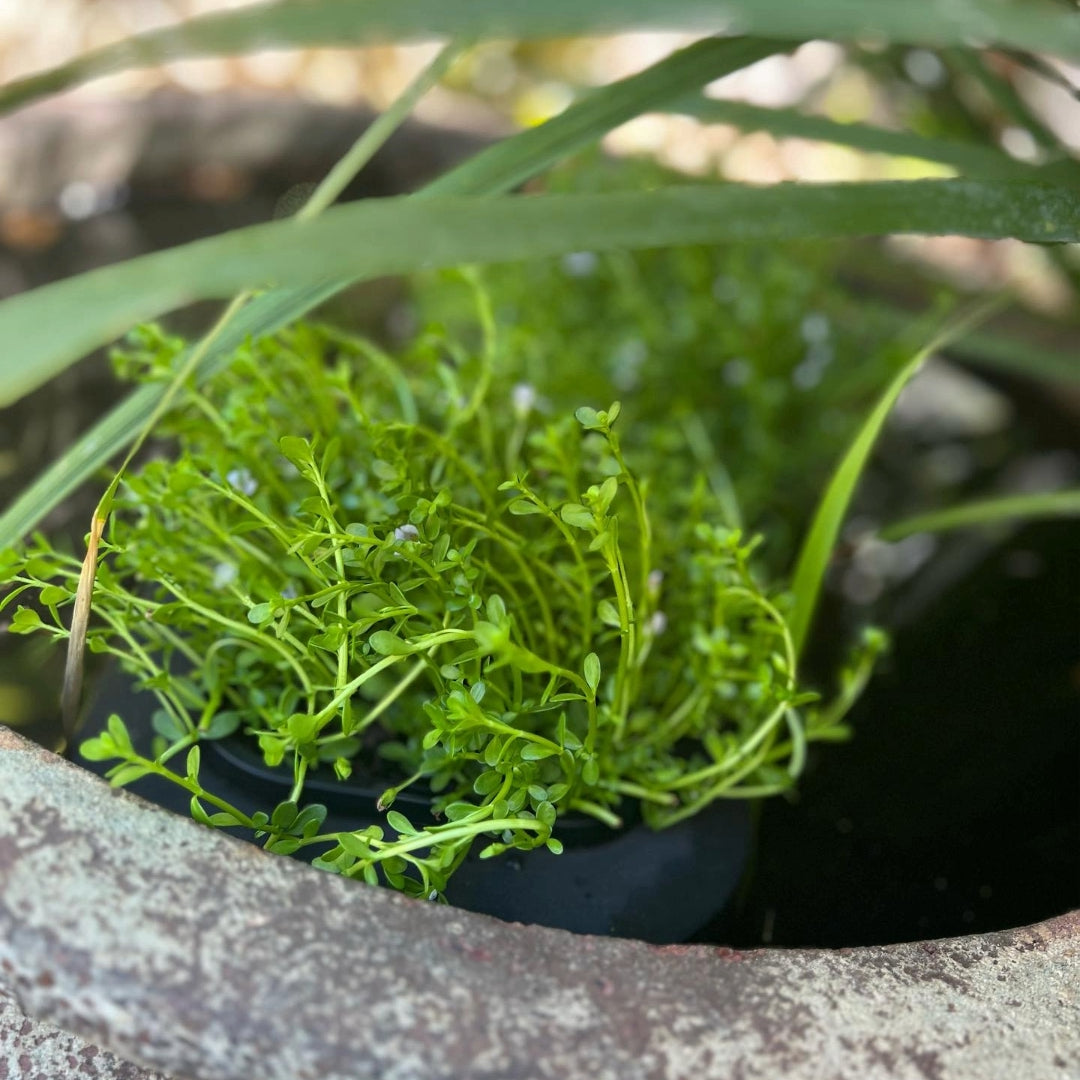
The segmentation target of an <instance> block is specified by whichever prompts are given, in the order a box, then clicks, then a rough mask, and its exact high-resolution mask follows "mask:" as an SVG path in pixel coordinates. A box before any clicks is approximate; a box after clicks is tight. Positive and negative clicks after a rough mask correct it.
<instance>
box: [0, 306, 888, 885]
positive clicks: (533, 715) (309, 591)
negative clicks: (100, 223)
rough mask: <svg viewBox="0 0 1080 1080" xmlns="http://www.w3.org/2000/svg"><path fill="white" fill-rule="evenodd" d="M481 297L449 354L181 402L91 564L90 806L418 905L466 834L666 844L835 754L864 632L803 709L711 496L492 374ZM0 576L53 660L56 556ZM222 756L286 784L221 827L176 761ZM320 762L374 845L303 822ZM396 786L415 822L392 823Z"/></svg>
mask: <svg viewBox="0 0 1080 1080" xmlns="http://www.w3.org/2000/svg"><path fill="white" fill-rule="evenodd" d="M479 297H480V301H479V310H480V323H481V325H482V329H483V334H482V341H481V342H480V344H479V345H478V346H477V348H475V349H470V348H465V347H464V346H462V345H460V344H458V343H456V342H455V340H454V339H451V338H447V337H446V336H445V335H443V334H439V333H434V332H431V333H424V334H421V335H419V336H418V337H417V339H416V340H415V341H414V342H412V343H411V345H410V346H409V347H408V348H407V349H406V350H405V351H404V353H403V354H402V355H401V356H400V357H392V356H390V355H389V354H387V353H386V352H384V351H383V350H381V349H380V348H379V347H377V346H375V345H373V344H372V343H370V342H368V341H365V340H362V339H359V338H356V337H353V336H349V335H346V334H343V333H341V332H338V331H335V330H333V329H329V328H327V327H322V326H315V325H310V324H299V325H297V326H295V327H294V328H292V329H290V330H289V331H287V332H284V333H282V334H280V335H278V336H277V337H274V338H267V339H262V340H259V341H256V342H254V343H248V344H247V345H245V346H244V347H243V348H241V349H240V350H239V352H238V353H237V355H236V356H235V357H234V358H233V360H232V363H231V364H230V365H229V366H228V367H227V368H226V369H225V370H224V371H223V372H222V373H220V374H219V375H217V376H216V377H215V378H214V379H212V380H211V381H210V382H209V383H207V384H205V385H204V386H203V387H202V388H196V387H195V386H194V385H192V384H189V385H188V386H186V388H185V390H184V396H183V400H182V402H181V403H180V404H179V406H178V407H177V408H176V409H174V411H173V412H172V413H171V414H170V416H169V419H168V420H167V422H166V423H165V424H164V425H163V431H164V432H166V433H168V434H170V435H171V436H173V437H174V439H175V441H176V444H177V448H178V449H177V452H176V454H175V455H170V458H171V459H170V460H163V459H155V460H150V461H148V462H146V463H145V464H143V465H142V467H141V468H139V469H138V470H136V471H132V472H129V474H128V475H127V476H126V478H125V481H124V483H123V485H122V487H121V489H120V491H119V492H118V494H117V496H116V500H115V503H114V506H113V514H112V519H111V525H110V528H109V531H108V533H107V535H106V537H105V539H104V540H103V542H102V555H103V558H102V560H101V565H100V567H99V570H98V576H97V583H96V587H95V591H94V612H95V615H94V619H93V621H92V624H91V630H90V634H89V638H88V642H89V647H90V648H91V649H92V650H94V651H97V652H100V653H107V654H110V655H112V656H115V657H116V658H117V659H118V660H119V662H120V663H121V665H122V666H123V668H124V669H125V670H126V671H128V672H129V673H130V674H131V675H132V676H134V677H135V679H136V680H137V681H138V684H139V685H140V686H141V687H142V688H144V689H145V690H147V691H149V692H151V693H152V694H153V695H154V697H155V698H156V701H157V708H156V711H155V712H154V716H153V727H154V731H155V732H156V737H155V739H154V744H153V747H152V749H151V750H150V752H149V753H143V752H141V751H140V750H139V749H136V747H135V745H134V744H133V742H132V739H131V737H130V736H129V734H128V731H127V728H126V726H125V724H124V723H123V721H122V720H121V718H119V717H116V716H114V717H112V718H111V719H110V720H109V723H108V726H107V729H106V730H104V731H103V732H101V733H100V734H98V735H96V736H95V737H93V738H91V739H90V740H89V741H87V742H85V743H84V744H83V747H82V751H83V753H84V754H85V755H86V756H87V757H89V758H92V759H98V760H115V761H116V765H115V766H114V767H113V768H112V770H111V772H110V776H111V778H112V781H113V782H114V783H116V784H121V785H122V784H128V783H131V782H133V781H135V780H137V779H139V778H140V777H143V776H146V775H150V774H153V775H158V776H163V777H167V778H169V779H170V780H172V781H174V782H175V783H177V784H179V785H180V786H181V787H183V788H185V789H186V790H187V791H188V792H190V794H191V811H192V814H193V816H195V817H196V818H197V819H198V820H200V821H203V822H204V823H208V824H211V825H214V826H225V827H233V826H240V827H243V828H246V829H248V830H251V831H252V832H253V833H254V834H255V836H257V837H260V838H262V839H263V840H264V842H265V845H266V846H267V847H268V848H269V849H271V850H274V851H278V852H282V853H293V852H296V851H298V850H300V849H304V851H305V853H311V854H315V855H316V857H315V858H314V863H315V865H317V866H320V867H323V868H325V869H329V870H334V871H337V872H340V873H342V874H345V875H347V876H351V877H362V878H364V879H365V880H368V881H372V882H375V881H380V880H383V881H385V882H387V883H389V884H390V885H392V886H394V887H397V888H400V889H404V890H405V891H407V892H409V893H412V894H415V895H422V896H434V895H438V894H441V892H442V890H443V889H444V888H445V886H446V882H447V880H448V878H449V877H450V875H451V874H452V872H453V871H454V870H455V868H456V867H457V866H458V865H460V863H461V861H462V860H463V859H464V857H465V856H466V854H467V853H468V851H469V850H470V848H471V847H472V846H473V845H474V843H478V844H479V845H480V847H481V849H482V850H481V851H480V854H481V856H483V857H486V856H491V855H495V854H498V853H500V852H503V851H505V850H507V849H509V848H516V849H522V850H528V849H531V848H535V847H538V846H541V845H546V846H547V847H548V848H549V849H550V850H552V851H556V852H558V851H559V850H560V849H561V843H560V839H559V835H558V834H559V819H560V818H561V817H563V816H564V815H566V814H571V813H574V814H585V815H590V816H592V817H593V818H596V819H599V820H600V821H602V822H605V823H607V824H608V825H610V826H612V827H617V826H618V825H619V824H620V815H621V813H622V809H621V808H622V807H623V806H624V804H625V801H626V800H636V801H638V802H639V803H640V805H641V808H642V811H643V814H644V816H645V818H646V820H647V821H648V822H649V823H650V824H651V825H652V826H654V827H663V826H665V825H670V824H672V823H674V822H677V821H679V820H681V819H682V818H684V817H686V816H688V815H690V814H693V813H695V812H697V811H699V810H700V809H702V808H703V807H705V806H706V805H708V804H709V803H710V802H712V801H713V800H715V799H718V798H726V797H733V796H757V795H767V794H773V793H776V792H781V791H783V790H785V789H787V788H789V787H790V786H791V785H792V783H793V782H794V780H795V778H796V777H797V776H798V775H799V772H800V770H801V769H802V767H803V763H804V760H805V753H806V746H807V743H808V742H811V741H814V740H829V739H837V738H841V737H843V736H844V734H845V729H844V727H843V724H842V719H843V716H844V713H845V712H846V710H847V708H848V707H849V706H850V704H851V703H852V701H853V700H854V698H855V697H856V696H857V694H858V692H859V690H860V689H861V686H862V685H863V683H864V682H865V679H866V677H867V674H868V672H869V668H870V666H871V665H872V662H873V658H874V656H875V654H876V653H877V651H878V650H879V648H880V646H881V640H880V637H879V636H878V635H873V634H871V635H868V636H867V637H866V638H865V639H864V641H863V642H862V643H861V645H860V646H859V647H858V648H857V649H856V651H855V653H854V654H853V656H852V659H851V662H850V664H849V666H848V667H847V668H845V670H844V671H843V672H842V673H841V677H840V688H839V692H838V695H837V697H836V699H835V700H833V701H831V702H829V703H827V704H826V703H822V702H821V701H820V700H819V698H818V695H817V694H816V693H814V692H812V691H810V690H808V689H807V687H806V686H805V685H803V684H802V682H801V680H800V678H799V673H798V664H797V648H796V645H795V644H794V643H793V639H792V633H791V630H790V628H789V624H788V619H789V613H790V599H789V597H787V596H786V595H785V594H784V592H783V591H782V590H780V589H778V588H777V587H775V586H774V585H773V584H771V583H769V582H766V581H763V580H762V578H761V576H760V572H759V571H758V569H757V566H756V561H757V548H758V545H759V539H758V538H757V537H753V536H748V535H744V534H743V533H742V532H741V531H740V530H738V529H733V528H731V527H730V526H729V524H728V522H727V517H726V515H725V507H724V496H723V493H722V492H721V493H718V492H717V491H716V490H714V488H713V487H712V486H710V484H709V482H708V479H707V478H706V476H705V475H704V474H703V473H697V471H696V470H694V469H689V470H688V472H687V483H686V484H681V485H680V484H673V483H654V478H655V476H656V475H658V473H659V462H661V461H662V460H664V459H665V458H666V457H667V456H668V450H667V447H666V444H665V442H664V439H663V424H662V422H660V421H654V422H653V423H652V424H651V425H649V424H645V423H644V422H642V424H641V428H642V430H639V431H636V432H635V433H634V434H635V438H634V440H633V442H634V445H635V447H636V449H635V451H634V453H633V454H632V455H631V454H630V453H628V452H627V451H626V450H624V447H623V445H622V442H621V439H620V435H621V434H622V429H621V421H620V406H619V404H618V403H617V402H616V403H614V404H611V405H609V407H607V408H606V409H603V410H599V409H597V408H595V407H594V406H592V405H585V404H582V405H580V406H579V407H578V408H577V409H576V410H575V411H574V412H573V413H570V412H564V411H561V410H558V409H553V408H552V407H551V405H550V404H549V403H548V402H546V401H545V396H544V393H543V387H534V386H532V385H530V384H526V383H520V382H514V381H512V376H511V375H510V373H511V372H512V371H513V365H511V364H503V363H501V362H500V363H497V362H496V361H497V359H499V357H498V355H497V354H498V351H499V348H500V345H499V340H498V338H497V335H496V332H495V327H494V322H493V319H492V316H491V312H490V310H489V308H488V306H487V303H486V300H485V298H484V296H483V294H482V293H481V294H479ZM182 349H183V342H181V341H180V340H178V339H175V338H172V337H169V336H166V335H165V334H164V333H162V332H161V331H160V330H158V329H157V328H155V327H152V326H148V327H143V328H141V329H139V330H137V331H136V332H134V334H133V335H132V336H131V338H130V339H129V342H128V345H127V346H126V348H125V349H124V350H123V351H122V352H120V353H119V354H118V356H117V360H118V364H119V366H120V368H121V370H122V372H123V373H124V374H126V375H129V376H135V377H137V378H138V379H140V380H141V381H143V382H147V383H156V382H161V381H165V380H169V379H171V378H172V377H173V374H174V372H175V368H176V364H177V362H178V358H179V357H180V355H181V353H182ZM691 477H692V479H691ZM0 568H2V569H0V580H4V581H6V583H7V584H6V588H7V593H6V595H5V596H4V598H3V600H2V601H0V608H2V607H8V606H9V605H13V604H14V602H15V601H16V600H17V599H18V598H22V599H29V598H36V600H37V601H38V606H36V607H32V606H25V605H20V606H18V607H16V608H15V611H14V615H13V620H12V626H11V629H12V630H13V631H16V632H30V631H39V630H40V631H44V632H46V633H48V634H51V635H52V636H53V637H54V638H64V637H66V635H67V633H68V631H67V629H66V624H67V621H68V620H67V611H66V610H65V609H67V608H68V607H69V605H70V604H71V603H72V601H73V598H74V594H75V591H76V587H77V582H78V578H79V572H80V562H79V560H77V559H75V558H73V557H71V556H68V555H65V554H63V553H61V552H60V551H57V550H55V549H54V548H53V547H52V546H51V545H50V544H49V543H48V541H47V540H45V539H44V538H43V537H41V536H37V537H36V538H35V539H34V541H33V543H32V544H31V545H30V547H29V549H28V550H26V551H24V552H18V553H17V552H15V551H8V552H5V553H3V554H2V556H0ZM240 733H242V735H241V734H240ZM225 737H248V738H250V739H253V740H257V742H258V746H259V747H260V749H261V752H262V754H263V756H264V758H265V761H266V762H267V764H269V765H272V766H281V767H283V768H284V767H291V770H292V779H293V787H292V792H291V795H290V797H289V799H287V800H286V801H285V802H283V803H282V804H280V805H278V806H277V807H267V808H266V809H265V810H264V811H262V812H259V813H256V814H253V815H248V814H245V813H243V812H242V811H241V810H239V809H238V808H236V807H235V806H233V805H231V804H229V803H228V802H227V801H225V800H224V799H222V798H221V797H219V796H218V795H217V794H215V793H214V792H213V791H211V790H207V789H205V788H204V787H203V786H202V784H201V782H200V744H201V743H203V742H206V741H208V740H214V739H221V738H225ZM181 760H182V761H183V762H184V766H183V768H181V769H177V768H176V764H177V763H178V762H179V761H181ZM315 770H332V771H333V772H334V773H336V775H337V776H338V777H339V778H343V779H344V778H347V777H349V776H350V774H351V773H353V772H354V770H355V771H356V772H357V774H359V773H364V774H368V775H371V776H374V777H376V778H386V777H389V776H392V777H394V779H393V780H387V779H381V780H380V779H376V780H375V782H376V783H378V784H380V786H385V790H384V791H383V794H382V796H381V799H380V800H379V805H380V808H381V809H383V810H385V811H386V825H385V827H382V826H373V827H368V828H363V829H357V830H355V831H347V832H326V831H324V830H323V821H324V818H325V813H326V812H325V809H324V808H322V807H320V806H317V805H312V804H307V803H306V802H305V798H304V785H305V780H306V778H307V777H308V776H309V775H311V774H312V773H313V772H314V771H315ZM421 785H422V786H424V787H426V789H428V790H429V791H430V793H431V806H432V810H433V812H434V814H435V823H434V824H427V823H414V822H411V821H410V820H409V819H408V818H407V817H406V816H405V815H404V814H402V813H400V812H399V811H397V810H394V809H392V807H393V804H394V801H395V798H396V797H397V795H398V793H399V792H401V791H402V790H403V789H405V788H407V787H417V786H421Z"/></svg>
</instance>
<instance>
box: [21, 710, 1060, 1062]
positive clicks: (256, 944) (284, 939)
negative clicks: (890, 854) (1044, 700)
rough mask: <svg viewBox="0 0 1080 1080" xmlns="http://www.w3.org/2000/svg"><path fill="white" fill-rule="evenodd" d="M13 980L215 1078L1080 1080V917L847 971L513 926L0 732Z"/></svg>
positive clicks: (850, 954)
mask: <svg viewBox="0 0 1080 1080" xmlns="http://www.w3.org/2000/svg"><path fill="white" fill-rule="evenodd" d="M0 971H2V976H0V978H2V981H3V982H4V983H5V984H6V985H7V987H8V988H9V990H11V991H13V992H14V993H16V994H17V996H18V1000H19V1002H20V1004H21V1007H22V1009H23V1010H24V1011H25V1012H26V1014H27V1015H29V1016H31V1017H33V1018H35V1020H37V1021H41V1022H45V1023H49V1024H53V1025H56V1026H58V1027H59V1028H62V1029H64V1030H65V1031H69V1032H72V1033H76V1034H78V1035H80V1036H82V1037H85V1038H88V1039H91V1040H92V1041H93V1042H94V1043H96V1044H97V1045H99V1046H101V1047H103V1048H107V1049H108V1050H109V1051H111V1052H113V1053H115V1054H117V1055H118V1056H119V1057H121V1058H124V1059H129V1060H131V1061H135V1062H139V1063H140V1064H142V1065H144V1066H146V1067H147V1068H156V1069H160V1070H163V1071H165V1072H168V1073H172V1074H174V1075H178V1076H191V1077H197V1078H201V1080H234V1078H235V1080H248V1078H249V1077H251V1076H260V1077H265V1078H267V1080H274V1078H278V1077H280V1078H282V1080H284V1078H289V1080H292V1078H305V1077H312V1078H314V1077H319V1078H328V1080H329V1078H335V1077H342V1078H345V1077H380V1078H382V1077H386V1078H390V1080H409V1078H413V1077H416V1078H419V1077H424V1078H429V1077H445V1078H451V1077H454V1078H461V1080H471V1078H481V1077H501V1078H512V1077H538V1078H546V1077H552V1078H555V1077H566V1076H589V1077H596V1078H598V1080H602V1078H607V1077H611V1078H613V1080H614V1078H619V1080H624V1078H634V1077H642V1078H652V1077H657V1078H664V1077H672V1078H674V1077H683V1076H688V1075H695V1076H717V1077H727V1076H730V1077H744V1076H745V1077H752V1076H775V1075H783V1076H786V1077H790V1078H793V1080H801V1078H818V1077H821V1078H824V1077H830V1078H833V1077H848V1076H851V1077H871V1078H872V1077H879V1076H880V1077H912V1078H923V1077H933V1078H935V1080H950V1078H952V1080H956V1078H964V1080H983V1078H998V1077H1000V1078H1002V1080H1005V1078H1007V1077H1008V1078H1011V1077H1014V1076H1019V1075H1023V1076H1025V1077H1031V1078H1038V1077H1044V1076H1045V1077H1062V1078H1067V1077H1073V1076H1080V913H1073V914H1071V915H1066V916H1063V917H1061V918H1059V919H1054V920H1051V921H1049V922H1046V923H1042V924H1039V925H1037V926H1034V927H1030V928H1027V929H1024V930H1017V931H1010V932H1004V933H998V934H990V935H985V936H981V937H968V938H959V939H953V940H948V941H938V942H929V943H922V944H912V945H899V946H892V947H888V948H870V949H855V950H848V951H841V952H809V951H796V952H778V951H765V950H762V951H756V952H750V953H736V952H732V951H731V950H725V949H717V948H711V947H705V946H692V947H691V946H687V947H677V948H652V947H649V946H646V945H643V944H641V943H639V942H631V941H617V940H603V939H595V938H583V937H575V936H573V935H570V934H566V933H563V932H560V931H554V930H547V929H543V928H538V927H520V926H510V925H507V924H503V923H499V922H497V921H495V920H492V919H488V918H485V917H483V916H477V915H471V914H468V913H463V912H459V911H454V910H449V909H446V908H441V907H437V906H435V905H430V904H424V903H419V902H414V901H409V900H407V899H405V898H403V897H400V896H397V895H395V894H392V893H389V892H386V891H383V890H375V889H369V888H367V887H364V886H359V885H355V884H353V883H350V882H346V881H343V880H341V879H338V878H334V877H330V876H328V875H324V874H320V873H318V872H316V871H313V870H310V869H309V868H307V867H304V866H302V865H299V864H297V863H295V862H292V861H290V860H286V859H280V858H275V857H271V856H266V855H264V854H263V853H261V852H259V851H258V850H256V849H254V848H252V847H250V846H249V845H245V844H241V843H239V842H237V841H233V840H230V839H229V838H227V837H223V836H221V835H218V834H214V833H212V832H210V831H208V830H205V829H202V828H200V827H198V826H196V825H194V824H193V823H191V822H187V821H184V820H182V819H180V818H176V817H174V816H172V815H169V814H166V813H165V812H163V811H159V810H157V809H156V808H151V807H148V806H146V805H145V804H143V803H141V802H140V801H139V800H137V799H134V798H132V797H130V796H128V795H126V794H125V793H120V792H114V791H111V790H110V789H109V788H107V787H106V786H105V785H103V784H101V783H100V781H98V780H97V779H95V778H94V777H92V776H90V775H89V774H87V773H85V772H84V771H82V770H80V769H77V768H75V767H73V766H70V765H68V764H67V763H65V762H63V761H61V760H59V759H57V758H56V757H55V756H54V755H51V754H49V753H47V752H46V751H44V750H41V749H40V748H38V747H36V746H33V745H32V744H29V743H27V742H25V741H24V740H22V739H21V738H19V737H18V736H17V735H14V734H13V733H11V732H8V731H6V730H4V729H0Z"/></svg>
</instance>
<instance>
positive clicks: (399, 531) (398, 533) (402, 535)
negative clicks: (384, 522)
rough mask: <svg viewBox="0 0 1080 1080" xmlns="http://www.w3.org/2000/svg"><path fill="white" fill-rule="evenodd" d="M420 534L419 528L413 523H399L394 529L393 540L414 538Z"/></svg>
mask: <svg viewBox="0 0 1080 1080" xmlns="http://www.w3.org/2000/svg"><path fill="white" fill-rule="evenodd" d="M419 535H420V530H419V529H418V528H417V527H416V526H415V525H399V526H398V527H397V528H396V529H395V530H394V539H395V540H415V539H416V538H417V537H418V536H419Z"/></svg>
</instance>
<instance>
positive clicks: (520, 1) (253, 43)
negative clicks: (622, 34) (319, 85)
mask: <svg viewBox="0 0 1080 1080" xmlns="http://www.w3.org/2000/svg"><path fill="white" fill-rule="evenodd" d="M629 29H659V30H688V31H692V32H698V33H705V34H711V33H724V32H728V33H731V32H737V33H744V34H756V35H759V36H762V37H780V38H798V39H800V40H806V39H810V38H833V39H838V40H853V39H866V38H880V39H884V40H886V41H893V42H901V43H907V44H914V45H964V44H966V43H968V42H970V41H980V42H985V43H986V44H987V45H1007V46H1012V47H1015V48H1019V49H1026V50H1030V51H1033V52H1042V53H1050V54H1052V55H1059V56H1062V57H1066V58H1070V57H1071V58H1078V57H1080V19H1078V18H1077V13H1076V11H1075V10H1070V9H1069V7H1068V6H1066V5H1060V6H1059V5H1053V4H1049V3H1040V2H1036V0H1025V2H1023V3H1017V2H1016V0H963V2H962V3H961V2H959V0H953V2H945V0H588V2H584V0H278V2H274V3H262V4H251V5H248V6H246V7H243V8H240V9H239V10H237V11H229V12H223V13H219V14H215V15H207V16H203V17H202V18H197V19H189V20H187V21H186V22H184V23H181V24H180V25H178V26H174V27H167V28H165V29H162V30H156V31H152V32H150V33H146V34H140V35H138V36H136V37H132V38H128V39H126V40H124V41H120V42H117V43H115V44H113V45H107V46H105V47H104V48H101V49H98V50H96V51H94V52H92V53H88V54H86V55H85V56H81V57H78V58H76V59H75V60H72V61H70V62H69V63H66V64H62V65H60V66H59V67H56V68H53V69H51V70H49V71H45V72H42V73H40V74H38V75H33V76H30V77H29V78H26V79H22V80H20V81H18V82H15V83H12V84H11V85H10V86H8V87H5V88H3V89H0V111H5V110H8V109H13V108H16V107H18V106H20V105H25V104H26V103H28V102H30V101H33V100H35V99H36V98H39V97H42V96H44V95H46V94H53V93H57V92H58V91H61V90H66V89H68V88H70V87H72V86H77V85H79V84H80V83H83V82H86V81H87V80H89V79H93V78H97V77H99V76H102V75H108V74H111V73H112V72H115V71H122V70H124V69H127V68H132V67H146V66H148V65H152V64H158V63H161V62H162V61H164V60H174V59H177V58H178V57H182V56H224V55H231V54H234V53H242V52H250V51H252V50H255V49H263V48H268V47H271V46H274V47H278V48H289V47H292V48H297V47H307V46H313V45H330V46H337V47H341V46H349V45H353V46H356V45H371V44H381V43H386V42H391V41H417V40H432V39H438V38H441V37H447V38H449V37H458V36H463V37H488V38H496V37H510V38H524V37H567V36H573V35H577V34H595V33H611V32H614V31H618V30H629Z"/></svg>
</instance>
